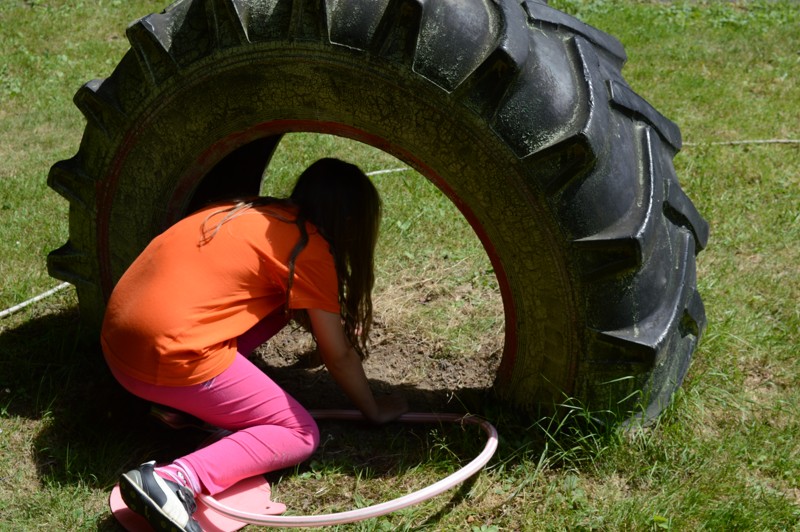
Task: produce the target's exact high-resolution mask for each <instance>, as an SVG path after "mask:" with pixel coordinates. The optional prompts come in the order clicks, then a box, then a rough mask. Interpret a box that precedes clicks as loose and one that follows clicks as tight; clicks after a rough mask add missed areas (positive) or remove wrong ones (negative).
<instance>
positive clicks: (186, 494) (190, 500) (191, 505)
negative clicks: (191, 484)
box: [175, 486, 197, 516]
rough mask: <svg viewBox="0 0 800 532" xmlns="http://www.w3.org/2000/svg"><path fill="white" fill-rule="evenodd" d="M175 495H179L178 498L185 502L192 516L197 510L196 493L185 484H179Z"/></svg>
mask: <svg viewBox="0 0 800 532" xmlns="http://www.w3.org/2000/svg"><path fill="white" fill-rule="evenodd" d="M175 495H177V496H178V500H179V501H181V502H182V503H183V506H184V507H186V510H187V511H188V512H189V515H190V516H191V515H192V514H194V512H195V510H197V503H196V502H195V500H194V495H193V494H192V492H191V491H189V489H188V488H185V487H183V486H178V490H177V491H176V492H175Z"/></svg>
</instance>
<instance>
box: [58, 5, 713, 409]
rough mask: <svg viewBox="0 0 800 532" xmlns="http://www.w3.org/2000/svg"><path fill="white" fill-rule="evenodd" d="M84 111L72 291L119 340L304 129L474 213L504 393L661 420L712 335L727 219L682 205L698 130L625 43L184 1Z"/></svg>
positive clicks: (88, 94)
mask: <svg viewBox="0 0 800 532" xmlns="http://www.w3.org/2000/svg"><path fill="white" fill-rule="evenodd" d="M127 36H128V39H129V41H130V44H131V49H130V50H129V51H128V53H127V54H126V55H125V56H124V57H123V58H122V60H121V62H120V63H119V65H117V67H116V68H115V69H114V71H113V73H112V74H111V76H110V77H108V78H106V79H104V80H94V81H90V82H89V83H87V84H86V85H85V86H83V87H82V88H81V89H80V90H79V91H78V92H77V94H76V95H75V103H76V105H77V106H78V108H79V109H80V110H81V111H82V112H83V114H84V115H85V116H86V119H87V122H88V123H87V126H86V129H85V132H84V135H83V139H82V142H81V145H80V149H79V151H78V153H77V154H76V155H75V156H74V157H72V158H71V159H68V160H65V161H60V162H58V163H56V164H55V165H54V166H53V168H52V170H51V172H50V175H49V184H50V186H51V187H52V188H53V189H55V190H56V191H58V192H59V193H60V194H62V195H63V196H64V197H65V198H67V199H68V200H69V202H70V236H69V240H68V242H67V243H66V244H65V245H64V246H63V247H61V248H60V249H58V250H55V251H53V252H52V253H51V254H50V256H49V260H48V266H49V271H50V274H51V275H52V276H53V277H56V278H58V279H62V280H66V281H69V282H71V283H73V284H74V285H75V286H76V287H77V291H78V297H79V301H80V303H79V304H80V310H81V312H82V315H83V316H84V318H85V319H86V320H87V322H88V324H89V326H90V327H91V328H93V329H97V328H98V327H99V323H100V321H101V319H102V315H103V311H104V307H105V303H106V300H107V298H108V296H109V294H110V293H111V290H112V288H113V287H114V284H115V282H116V281H117V280H118V279H119V277H120V276H121V275H122V273H123V272H124V271H125V269H126V268H127V266H128V265H129V264H130V263H131V262H132V261H133V259H134V258H135V257H136V256H137V254H138V253H139V252H140V251H141V250H142V249H143V248H144V247H145V246H146V245H147V243H148V242H149V241H150V240H151V239H152V238H153V237H154V236H155V235H156V234H158V233H159V232H161V231H162V230H164V229H165V228H166V227H168V226H169V225H171V224H172V223H174V222H175V221H177V220H178V219H180V218H181V217H182V216H184V215H186V214H187V213H188V212H189V211H191V210H192V209H194V208H196V207H197V206H200V205H202V204H204V203H205V202H207V201H210V200H214V199H219V198H223V197H228V196H235V195H241V194H254V193H258V191H259V185H260V181H261V178H262V172H263V170H264V167H265V166H266V165H268V164H269V160H270V156H271V154H272V152H273V150H274V148H275V146H276V145H277V143H278V141H279V140H280V138H281V135H283V134H285V133H288V132H298V131H307V132H318V133H329V134H334V135H339V136H343V137H348V138H350V139H355V140H358V141H361V142H364V143H366V144H369V145H372V146H374V147H376V148H379V149H381V150H383V151H385V152H388V153H390V154H392V155H394V156H396V157H397V158H399V159H401V160H403V161H405V162H406V163H408V164H409V165H411V166H412V167H414V168H415V169H417V170H418V171H419V172H420V173H422V174H423V175H425V176H426V177H427V178H428V179H429V180H430V181H432V182H433V183H434V184H436V186H438V187H439V188H440V189H441V190H442V191H444V193H446V194H447V196H448V197H449V198H450V199H451V200H452V201H453V203H454V204H455V205H457V206H458V208H459V209H460V211H461V212H462V213H463V215H464V216H465V217H466V219H467V220H468V221H469V223H470V224H471V226H472V227H473V228H474V230H475V232H476V233H477V234H478V236H479V237H480V239H481V241H482V243H483V245H484V247H485V249H486V252H487V254H488V256H489V257H490V259H491V261H492V264H493V266H494V270H495V272H496V275H497V278H498V281H499V285H500V289H501V292H502V298H503V302H504V313H505V344H504V352H503V358H502V361H501V364H500V367H499V370H498V373H497V376H496V387H497V389H498V391H499V392H500V394H501V395H502V396H504V397H505V398H506V399H507V400H509V401H510V402H512V403H514V404H517V405H521V406H529V405H533V404H539V405H546V406H547V405H551V406H552V405H553V404H557V403H561V402H562V401H564V400H565V398H567V397H573V398H576V399H577V400H578V401H579V402H580V403H581V404H583V405H585V406H587V407H588V408H589V409H592V410H603V409H608V408H610V409H614V410H624V411H626V412H628V413H632V415H633V416H638V417H643V418H644V419H646V420H649V419H652V418H653V417H654V416H655V415H657V414H658V412H659V411H661V410H662V409H663V407H664V406H665V405H666V404H667V403H668V401H669V399H670V397H671V396H672V393H673V392H674V390H675V389H676V387H677V386H679V385H680V383H681V381H682V379H683V377H684V374H685V373H686V370H687V367H688V365H689V361H690V359H691V356H692V353H693V351H694V350H695V348H696V346H697V342H698V339H699V337H700V334H701V332H702V330H703V328H704V326H705V314H704V309H703V304H702V302H701V299H700V297H699V296H698V293H697V290H696V280H695V255H696V254H697V253H698V252H699V251H700V250H701V249H702V248H703V247H704V245H705V243H706V240H707V236H708V225H707V223H706V222H705V221H704V220H703V218H702V217H701V216H700V215H699V214H698V212H697V211H696V209H695V208H694V206H693V205H692V203H691V201H690V200H689V199H688V198H687V196H686V195H685V194H684V192H683V191H682V190H681V188H680V185H679V183H678V179H677V177H676V175H675V172H674V169H673V164H672V159H673V157H674V155H675V154H676V153H677V151H678V150H679V149H680V147H681V136H680V132H679V130H678V128H677V127H676V126H675V124H673V123H672V122H670V121H669V120H667V119H666V118H664V117H663V116H662V115H661V114H659V113H658V112H657V111H656V110H655V109H653V107H651V106H650V105H649V104H648V103H647V102H646V101H645V100H643V99H642V98H641V97H640V96H638V95H637V94H635V93H634V92H633V91H632V90H631V89H630V87H629V86H628V84H627V83H626V82H625V81H624V79H623V78H622V76H621V74H620V69H621V68H622V65H623V64H624V62H625V60H626V56H625V52H624V50H623V48H622V46H621V45H620V43H619V42H618V41H617V40H616V39H614V38H612V37H610V36H608V35H606V34H604V33H602V32H600V31H599V30H597V29H594V28H592V27H590V26H587V25H585V24H583V23H582V22H580V21H578V20H576V19H574V18H572V17H570V16H568V15H565V14H564V13H561V12H559V11H557V10H554V9H552V8H550V7H548V6H547V5H546V4H545V3H542V2H536V1H524V2H519V1H516V0H348V1H344V0H179V1H177V2H175V3H173V4H172V5H171V6H169V7H168V8H167V9H166V10H165V11H164V12H163V13H159V14H152V15H149V16H146V17H144V18H142V19H141V20H138V21H136V22H134V23H133V24H131V25H130V27H129V28H128V30H127Z"/></svg>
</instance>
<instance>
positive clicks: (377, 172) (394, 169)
mask: <svg viewBox="0 0 800 532" xmlns="http://www.w3.org/2000/svg"><path fill="white" fill-rule="evenodd" d="M406 170H408V168H389V169H388V170H373V171H372V172H367V175H378V174H391V173H392V172H405V171H406Z"/></svg>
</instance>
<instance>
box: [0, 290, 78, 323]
mask: <svg viewBox="0 0 800 532" xmlns="http://www.w3.org/2000/svg"><path fill="white" fill-rule="evenodd" d="M68 286H69V283H61V284H60V285H58V286H56V287H55V288H51V289H50V290H48V291H47V292H43V293H41V294H39V295H38V296H36V297H32V298H30V299H29V300H27V301H23V302H22V303H20V304H19V305H14V306H13V307H11V308H7V309H6V310H4V311H2V312H0V318H5V317H6V316H10V315H12V314H14V313H15V312H17V311H18V310H22V309H24V308H25V307H27V306H28V305H31V304H33V303H36V302H37V301H41V300H42V299H44V298H46V297H50V296H52V295H53V294H55V293H56V292H58V291H59V290H63V289H65V288H66V287H68Z"/></svg>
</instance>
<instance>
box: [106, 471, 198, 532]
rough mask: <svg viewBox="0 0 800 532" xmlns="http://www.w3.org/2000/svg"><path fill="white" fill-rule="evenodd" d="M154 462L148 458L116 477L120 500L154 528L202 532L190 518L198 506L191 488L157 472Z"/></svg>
mask: <svg viewBox="0 0 800 532" xmlns="http://www.w3.org/2000/svg"><path fill="white" fill-rule="evenodd" d="M155 464H156V463H155V462H147V463H146V464H142V465H140V466H139V467H137V468H136V469H131V470H130V471H128V472H127V473H125V474H124V475H122V478H120V481H119V489H120V494H121V495H122V500H123V501H125V504H126V505H127V506H128V508H130V509H131V510H133V511H134V512H136V513H137V514H139V515H141V516H143V517H144V518H145V519H147V522H148V523H150V524H151V525H152V526H153V528H154V529H155V530H165V531H170V532H202V529H201V528H200V525H198V524H197V521H195V520H194V519H192V514H193V513H194V511H195V510H196V509H197V505H196V503H195V501H194V495H193V494H192V492H191V491H190V490H188V489H187V488H185V487H183V486H180V485H178V484H176V483H174V482H172V481H170V480H166V479H163V478H161V477H160V476H158V475H157V474H156V473H155V471H154V470H153V468H154V467H155Z"/></svg>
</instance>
